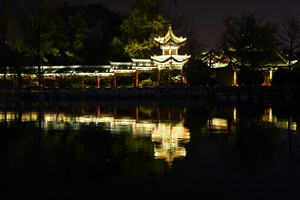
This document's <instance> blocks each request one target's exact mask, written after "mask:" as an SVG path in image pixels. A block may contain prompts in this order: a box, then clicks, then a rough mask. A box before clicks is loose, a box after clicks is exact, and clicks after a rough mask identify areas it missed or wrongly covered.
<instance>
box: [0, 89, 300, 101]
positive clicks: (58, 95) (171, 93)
mask: <svg viewBox="0 0 300 200" xmlns="http://www.w3.org/2000/svg"><path fill="white" fill-rule="evenodd" d="M0 98H1V100H15V99H21V100H43V99H45V100H89V99H94V100H101V99H162V100H179V99H182V100H183V99H206V98H208V99H216V100H220V101H227V100H230V101H235V100H236V101H243V100H254V101H258V100H262V99H272V100H292V99H300V87H298V86H253V87H247V86H240V87H236V86H228V87H226V86H216V87H202V86H199V87H110V88H106V87H101V88H96V87H88V88H80V87H68V88H54V87H38V86H35V87H10V86H1V87H0Z"/></svg>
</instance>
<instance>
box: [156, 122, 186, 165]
mask: <svg viewBox="0 0 300 200" xmlns="http://www.w3.org/2000/svg"><path fill="white" fill-rule="evenodd" d="M189 140H190V133H189V132H188V130H187V128H185V127H183V126H182V124H175V125H174V124H173V125H172V124H158V125H157V126H156V127H155V129H154V130H153V133H152V142H153V143H154V144H156V145H155V147H154V150H155V157H156V158H157V159H164V160H166V161H167V162H168V163H169V165H172V162H173V161H174V160H175V159H181V158H183V157H185V156H186V149H185V147H184V146H181V145H184V144H186V143H188V142H189Z"/></svg>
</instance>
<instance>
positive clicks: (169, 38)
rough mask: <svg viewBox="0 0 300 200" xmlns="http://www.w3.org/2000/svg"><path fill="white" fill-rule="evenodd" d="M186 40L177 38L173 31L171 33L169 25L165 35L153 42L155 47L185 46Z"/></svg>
mask: <svg viewBox="0 0 300 200" xmlns="http://www.w3.org/2000/svg"><path fill="white" fill-rule="evenodd" d="M186 39H187V38H183V37H182V36H181V37H177V36H176V35H175V34H174V33H173V31H172V26H171V24H170V25H169V30H168V32H167V34H166V35H165V36H164V37H158V38H154V40H153V42H154V43H155V44H156V45H157V46H160V45H164V44H168V43H170V44H180V45H181V46H184V45H185V42H186Z"/></svg>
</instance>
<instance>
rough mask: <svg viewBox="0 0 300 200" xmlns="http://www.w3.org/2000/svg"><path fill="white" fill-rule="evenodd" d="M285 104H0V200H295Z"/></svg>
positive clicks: (293, 106) (297, 157)
mask: <svg viewBox="0 0 300 200" xmlns="http://www.w3.org/2000/svg"><path fill="white" fill-rule="evenodd" d="M299 111H300V106H299V103H298V102H294V101H290V102H288V101H279V102H271V101H259V102H248V101H244V102H242V101H241V102H240V101H237V102H236V101H216V100H205V99H202V100H201V99H200V100H184V101H175V100H174V101H171V100H170V101H158V100H157V101H156V100H155V101H146V100H145V101H142V100H107V101H35V102H30V101H2V102H0V130H1V133H0V150H1V151H0V152H1V153H0V159H1V171H0V199H102V198H106V199H117V198H118V199H119V198H142V199H148V198H149V199H153V198H155V199H162V198H173V199H179V198H183V199H184V198H185V199H187V198H200V199H201V198H202V199H217V198H220V199H221V198H222V199H299V196H300V195H299V188H300V163H299V161H300V138H299V134H300V132H299V127H298V125H299V123H300V112H299Z"/></svg>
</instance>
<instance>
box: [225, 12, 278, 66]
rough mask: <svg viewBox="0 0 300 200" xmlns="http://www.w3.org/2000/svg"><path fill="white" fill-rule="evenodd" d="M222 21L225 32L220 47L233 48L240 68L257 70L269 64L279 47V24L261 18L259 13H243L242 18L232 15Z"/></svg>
mask: <svg viewBox="0 0 300 200" xmlns="http://www.w3.org/2000/svg"><path fill="white" fill-rule="evenodd" d="M222 20H223V24H224V30H223V31H221V36H220V38H219V46H220V47H221V48H222V49H225V50H226V49H228V48H233V49H234V51H235V55H236V58H237V59H238V61H239V65H240V66H249V67H250V68H257V67H260V66H262V65H263V64H265V63H266V62H269V60H268V59H267V58H269V55H270V54H271V53H272V51H274V50H275V49H276V46H277V45H278V39H277V38H276V36H275V33H276V31H277V29H278V25H277V24H272V23H271V22H269V21H266V20H265V18H264V17H259V16H258V14H257V12H249V13H246V12H242V14H241V16H236V15H232V14H231V15H228V16H227V17H224V18H223V19H222ZM228 54H230V53H228Z"/></svg>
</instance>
